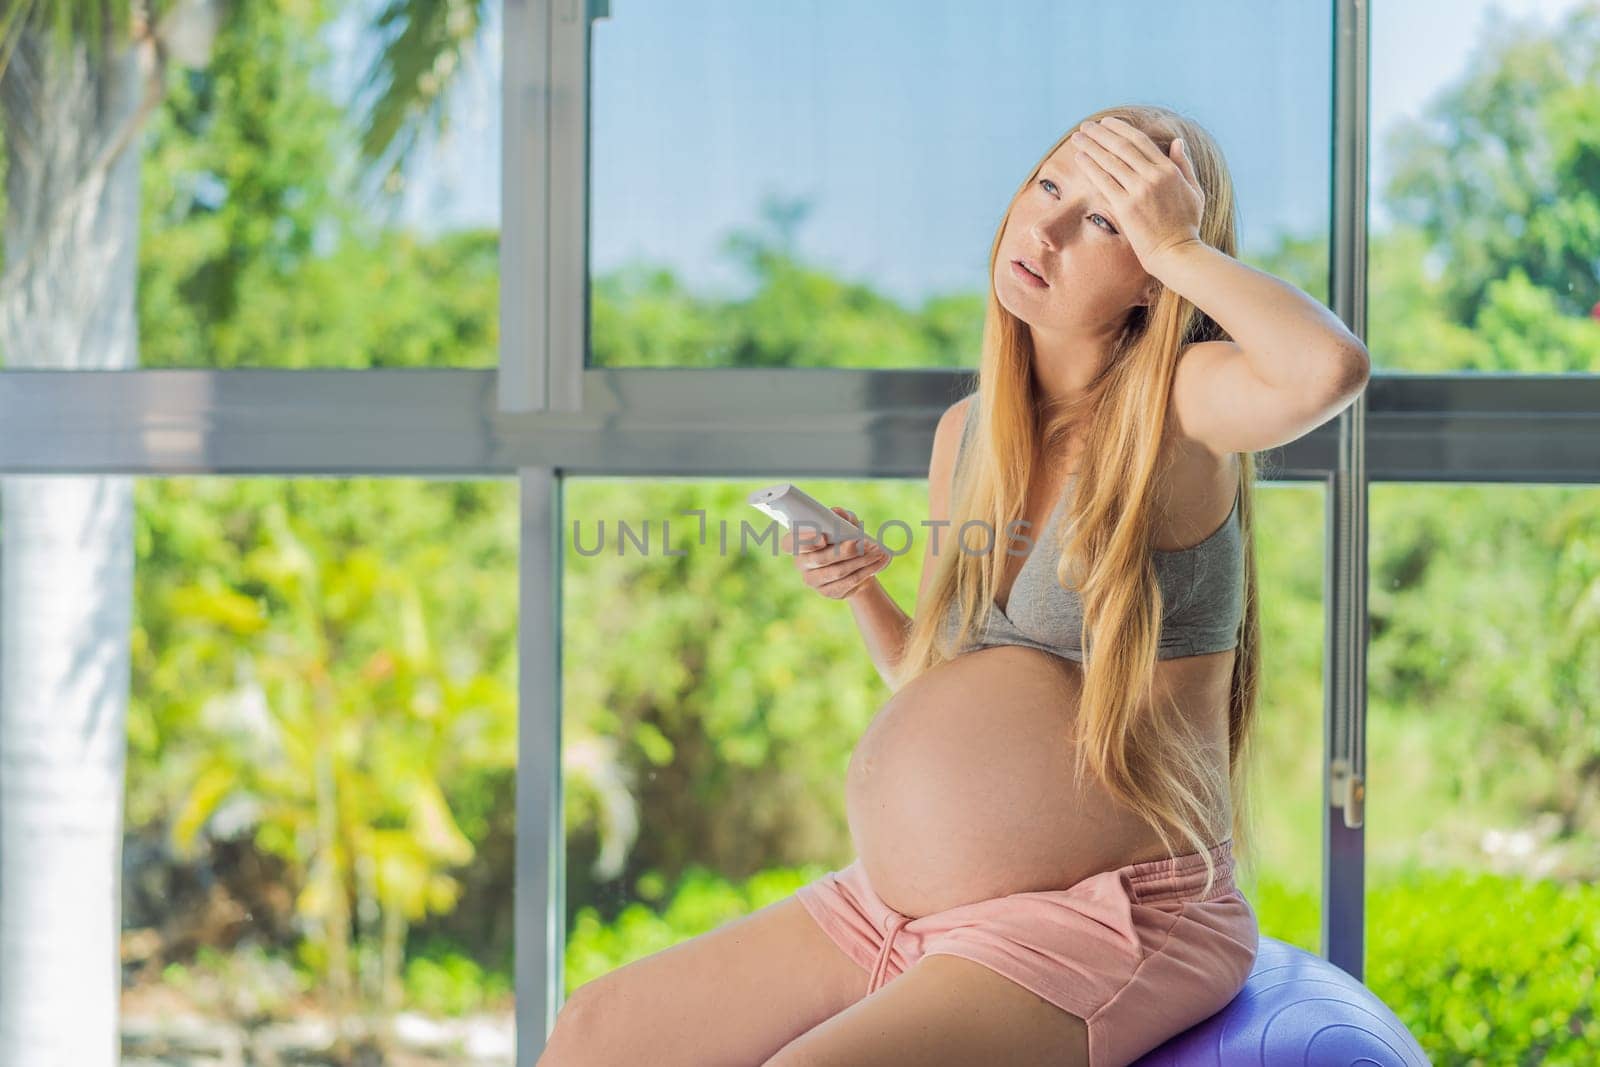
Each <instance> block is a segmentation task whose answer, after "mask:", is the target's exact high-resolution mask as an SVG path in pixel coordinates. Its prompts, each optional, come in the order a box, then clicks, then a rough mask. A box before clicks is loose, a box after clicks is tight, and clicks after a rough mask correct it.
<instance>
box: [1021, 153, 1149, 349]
mask: <svg viewBox="0 0 1600 1067" xmlns="http://www.w3.org/2000/svg"><path fill="white" fill-rule="evenodd" d="M1076 151H1077V149H1076V148H1074V147H1073V146H1072V145H1071V144H1070V143H1064V144H1062V145H1061V146H1060V147H1059V148H1057V149H1056V150H1055V152H1054V153H1053V154H1052V155H1051V157H1050V158H1049V159H1047V160H1045V162H1044V163H1043V164H1042V165H1041V166H1040V168H1039V173H1038V174H1036V175H1034V179H1033V181H1032V183H1030V185H1029V186H1028V188H1026V189H1024V190H1023V191H1022V192H1021V193H1019V194H1018V195H1017V198H1016V200H1015V202H1013V204H1012V205H1011V214H1010V216H1009V218H1008V219H1007V220H1006V227H1005V232H1004V233H1003V234H1001V236H1000V254H999V255H998V256H997V257H996V259H995V272H994V288H995V296H996V297H997V298H998V299H999V301H1000V304H1001V306H1002V307H1004V308H1005V309H1006V310H1007V311H1009V312H1011V313H1012V314H1013V315H1015V316H1016V317H1017V318H1019V319H1021V320H1022V321H1023V322H1026V323H1027V324H1028V325H1029V326H1032V327H1034V328H1035V329H1037V330H1041V331H1046V332H1049V331H1052V330H1063V331H1068V332H1072V333H1082V332H1088V333H1095V332H1100V331H1101V330H1103V329H1105V328H1106V327H1108V326H1109V325H1110V324H1111V323H1118V324H1120V323H1121V321H1122V318H1123V316H1124V315H1125V314H1126V313H1127V311H1128V309H1129V308H1131V307H1134V306H1135V305H1137V304H1140V303H1144V302H1146V301H1147V300H1148V299H1149V297H1150V292H1149V291H1148V289H1149V286H1150V283H1151V282H1152V279H1151V277H1150V275H1149V274H1147V273H1146V272H1145V270H1144V268H1143V267H1142V266H1141V265H1140V263H1139V257H1138V256H1136V255H1135V254H1134V251H1133V246H1132V245H1130V244H1128V240H1127V238H1126V237H1124V236H1122V229H1121V227H1120V226H1119V225H1118V221H1117V219H1116V217H1115V216H1114V215H1113V214H1112V213H1111V207H1110V204H1109V203H1108V202H1107V200H1106V198H1105V197H1104V196H1103V195H1101V193H1100V190H1099V189H1097V188H1096V187H1095V186H1094V184H1093V183H1092V182H1091V181H1090V179H1089V177H1088V175H1087V174H1086V173H1085V168H1086V167H1089V166H1093V164H1092V163H1091V162H1089V161H1087V160H1085V161H1083V162H1081V163H1080V162H1079V161H1078V160H1075V159H1074V158H1073V154H1074V153H1075V152H1076ZM1015 260H1021V261H1023V262H1024V263H1026V264H1027V265H1028V266H1029V267H1031V268H1033V269H1034V270H1035V271H1037V272H1040V273H1041V274H1042V275H1043V278H1044V283H1043V284H1041V283H1040V282H1037V281H1034V280H1032V279H1030V278H1028V277H1026V276H1024V275H1022V274H1020V273H1019V272H1018V271H1019V268H1018V266H1017V265H1016V264H1015V263H1014V261H1015Z"/></svg>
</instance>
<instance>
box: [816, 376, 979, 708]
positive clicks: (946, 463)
mask: <svg viewBox="0 0 1600 1067" xmlns="http://www.w3.org/2000/svg"><path fill="white" fill-rule="evenodd" d="M970 402H971V397H963V398H962V399H961V400H958V401H956V402H955V403H954V404H952V405H950V407H949V408H947V409H945V413H944V414H943V415H941V416H940V417H939V424H938V426H936V427H935V428H934V431H933V449H932V452H931V454H930V455H929V457H928V521H929V525H928V526H927V527H926V528H924V531H923V535H924V537H926V538H927V541H926V543H925V545H924V547H923V554H922V578H921V581H920V583H919V584H918V586H917V606H921V605H924V604H926V603H927V602H928V590H929V588H930V587H931V586H932V584H933V567H934V561H935V559H936V558H937V557H936V556H935V554H934V552H933V543H934V539H935V538H937V540H938V544H939V552H940V553H943V552H947V551H949V550H950V546H951V544H952V541H953V536H952V531H951V530H950V528H949V526H948V525H945V526H938V525H934V524H936V523H940V522H943V523H946V524H948V522H949V520H950V479H951V475H952V473H953V472H954V469H955V461H956V449H957V447H958V444H959V442H960V441H961V431H962V427H963V424H964V422H965V420H966V412H967V406H968V404H969V403H970ZM845 599H846V600H847V601H849V603H850V612H851V614H853V615H854V616H855V620H856V626H857V627H858V628H859V629H860V630H861V637H862V639H863V640H864V641H866V644H867V654H868V655H869V656H871V657H872V664H873V666H874V667H876V668H877V669H878V676H879V677H881V678H882V679H883V680H884V681H885V682H886V683H888V684H890V685H892V684H893V682H892V678H893V671H894V668H895V665H896V664H898V663H899V662H900V654H901V652H902V651H903V650H904V649H905V641H906V633H907V631H908V630H910V628H911V616H910V615H907V614H906V613H905V612H904V611H901V610H900V605H899V604H897V603H895V600H894V597H892V596H890V595H889V591H888V590H887V589H885V588H884V587H883V583H881V582H879V581H878V578H877V575H875V574H874V575H872V576H871V577H869V578H867V580H866V581H864V582H862V583H861V584H860V585H858V586H857V587H856V588H855V589H853V590H852V591H851V592H850V593H849V594H848V595H846V597H845Z"/></svg>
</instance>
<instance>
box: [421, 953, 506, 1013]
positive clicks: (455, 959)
mask: <svg viewBox="0 0 1600 1067" xmlns="http://www.w3.org/2000/svg"><path fill="white" fill-rule="evenodd" d="M405 991H406V1003H407V1004H409V1005H411V1006H412V1007H414V1008H415V1009H417V1010H419V1011H424V1012H427V1013H428V1014H430V1015H467V1014H470V1013H473V1012H479V1011H485V1010H490V1009H502V1008H507V1007H509V1006H510V1001H511V999H512V976H511V974H510V973H508V972H503V971H493V970H485V969H484V968H483V967H482V966H480V965H479V964H478V962H477V961H476V960H475V959H473V958H472V957H471V956H469V955H464V954H463V953H461V952H459V951H457V950H456V949H454V948H452V947H450V946H448V945H442V944H431V943H430V944H428V945H425V946H423V947H421V948H419V949H417V950H416V951H414V952H413V953H412V954H411V955H410V956H409V958H408V959H407V960H406V971H405Z"/></svg>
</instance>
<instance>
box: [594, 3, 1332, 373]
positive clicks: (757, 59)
mask: <svg viewBox="0 0 1600 1067" xmlns="http://www.w3.org/2000/svg"><path fill="white" fill-rule="evenodd" d="M1086 28H1087V29H1088V32H1085V29H1086ZM1128 41H1138V43H1139V54H1140V62H1139V63H1136V64H1130V63H1128V62H1127V52H1126V47H1125V46H1126V43H1127V42H1128ZM1039 42H1050V43H1049V45H1048V46H1047V47H1046V49H1045V50H1044V52H1041V51H1040V49H1039V47H1038V45H1039ZM1224 53H1225V54H1228V55H1277V56H1283V57H1293V58H1292V62H1288V61H1286V62H1281V63H1228V62H1223V63H1218V62H1215V61H1214V57H1215V56H1216V55H1219V54H1224ZM1208 56H1209V57H1212V58H1210V59H1208V58H1205V57H1208ZM1329 64H1330V39H1329V19H1328V13H1327V9H1326V7H1325V6H1318V5H1314V4H1309V5H1308V4H1278V3H1271V2H1268V0H1250V2H1247V3H1236V4H1226V5H1220V6H1218V5H1209V6H1207V5H1195V4H1189V3H1184V2H1182V0H1165V2H1161V3H1156V4H1153V5H1152V4H1140V5H1106V6H1105V8H1104V10H1096V11H1095V14H1094V18H1093V20H1092V22H1091V23H1085V21H1084V18H1083V13H1082V12H1081V11H1079V10H1077V9H1076V8H1073V7H1072V6H1070V5H1051V4H1017V3H1006V4H998V5H997V4H955V5H942V6H929V5H927V4H921V3H915V2H912V0H891V2H880V3H873V4H869V5H855V6H853V7H851V8H849V9H848V10H846V9H845V8H841V7H838V6H836V5H830V4H826V3H818V2H814V0H813V2H806V3H789V4H783V5H770V4H756V5H728V4H708V3H703V2H696V3H671V4H664V3H615V4H613V5H612V9H611V17H610V18H607V19H603V20H601V21H599V22H597V23H595V27H594V36H593V52H592V64H591V66H592V81H593V102H592V107H591V110H590V115H591V160H592V168H593V170H592V177H591V181H592V193H591V200H592V208H591V229H590V240H591V245H590V250H589V262H590V271H591V281H592V291H591V301H590V308H591V316H592V318H591V346H592V349H593V352H592V356H591V362H593V363H595V364H601V365H607V366H635V365H651V366H695V367H705V366H713V367H732V366H760V367H773V366H779V367H956V366H969V365H971V364H972V363H974V362H975V360H976V358H977V352H978V348H979V340H980V333H981V328H982V319H983V310H984V300H985V298H986V294H987V285H988V281H987V278H988V255H989V249H990V245H991V243H992V242H993V240H994V236H995V232H996V228H997V226H998V225H999V222H1000V218H1001V215H1002V214H1003V212H1004V210H1005V205H1006V203H1007V200H1008V198H1009V197H1010V196H1011V194H1012V193H1013V192H1014V191H1015V189H1016V187H1017V185H1018V183H1019V182H1020V181H1021V180H1022V178H1023V177H1024V176H1025V175H1026V173H1027V169H1028V168H1029V167H1030V166H1031V165H1032V164H1033V163H1034V162H1035V161H1037V159H1038V158H1039V157H1040V156H1041V155H1042V154H1043V152H1044V150H1045V149H1046V148H1047V147H1048V146H1049V145H1050V144H1051V143H1053V142H1054V140H1055V139H1056V138H1057V137H1059V136H1060V135H1061V134H1062V132H1064V129H1065V127H1066V125H1067V124H1068V123H1071V122H1073V121H1075V120H1076V119H1077V118H1078V117H1079V116H1080V115H1084V114H1088V113H1089V112H1091V111H1093V110H1094V109H1096V108H1099V107H1103V106H1107V105H1110V104H1112V103H1118V102H1152V103H1163V104H1168V105H1172V106H1177V107H1179V108H1180V109H1181V110H1183V111H1186V112H1188V113H1190V114H1192V115H1193V116H1194V117H1196V118H1197V119H1199V120H1200V121H1201V122H1202V123H1204V124H1205V125H1206V126H1207V127H1208V128H1209V129H1211V130H1212V131H1213V132H1214V133H1215V134H1216V136H1217V139H1218V140H1219V142H1220V143H1221V145H1222V146H1223V149H1224V151H1225V152H1226V153H1227V156H1228V159H1229V162H1230V164H1231V167H1232V169H1233V173H1234V175H1235V178H1236V180H1237V182H1238V188H1237V196H1238V202H1239V204H1240V208H1241V232H1240V238H1241V258H1242V259H1244V260H1246V261H1249V262H1251V263H1253V264H1255V265H1257V266H1260V267H1262V268H1263V269H1266V270H1270V271H1272V272H1273V273H1275V274H1278V275H1280V276H1283V277H1286V278H1288V279H1290V280H1292V281H1293V282H1294V283H1295V284H1297V285H1300V286H1301V287H1302V288H1304V289H1306V290H1307V291H1308V292H1311V293H1313V294H1316V295H1321V294H1322V293H1324V292H1325V291H1326V288H1327V285H1326V275H1327V234H1328V159H1329V145H1330V135H1329V126H1328V121H1329V120H1328V115H1329V107H1328V84H1329V77H1330V65H1329Z"/></svg>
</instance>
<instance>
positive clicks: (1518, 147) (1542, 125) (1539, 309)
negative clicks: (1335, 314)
mask: <svg viewBox="0 0 1600 1067" xmlns="http://www.w3.org/2000/svg"><path fill="white" fill-rule="evenodd" d="M1371 18H1372V25H1371V32H1372V120H1371V127H1372V144H1371V149H1370V151H1371V159H1372V196H1371V215H1370V223H1371V234H1370V245H1369V251H1368V260H1369V263H1370V278H1369V283H1368V286H1367V294H1368V300H1369V301H1370V304H1369V307H1368V311H1367V321H1368V347H1369V348H1370V349H1371V350H1372V358H1373V363H1374V364H1375V365H1376V366H1377V367H1378V368H1380V369H1383V370H1394V371H1407V372H1415V373H1427V374H1437V373H1441V372H1454V371H1490V372H1497V373H1506V372H1525V373H1540V374H1546V373H1558V372H1573V371H1589V372H1597V371H1600V162H1597V160H1596V156H1595V147H1594V146H1595V142H1596V135H1595V126H1594V117H1593V116H1594V111H1595V107H1596V91H1595V70H1596V66H1597V64H1600V8H1597V7H1595V5H1593V4H1585V3H1582V2H1581V0H1509V2H1508V0H1493V2H1491V0H1468V2H1466V3H1460V4H1453V5H1451V6H1450V10H1449V15H1448V17H1441V9H1440V7H1439V5H1438V4H1435V3H1429V2H1427V0H1397V2H1394V3H1384V4H1374V5H1372V15H1371ZM1419 41H1426V42H1427V47H1425V48H1419V47H1418V42H1419Z"/></svg>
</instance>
